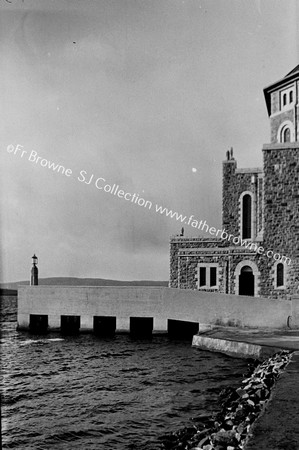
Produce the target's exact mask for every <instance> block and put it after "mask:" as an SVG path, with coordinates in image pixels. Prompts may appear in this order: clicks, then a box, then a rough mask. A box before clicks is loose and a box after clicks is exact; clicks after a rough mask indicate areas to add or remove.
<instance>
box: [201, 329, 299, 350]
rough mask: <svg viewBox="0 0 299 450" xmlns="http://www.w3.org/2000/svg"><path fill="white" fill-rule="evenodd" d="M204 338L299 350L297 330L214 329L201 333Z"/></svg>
mask: <svg viewBox="0 0 299 450" xmlns="http://www.w3.org/2000/svg"><path fill="white" fill-rule="evenodd" d="M201 334H203V335H204V336H206V337H212V338H215V339H226V340H230V341H236V342H247V343H250V344H256V345H265V346H268V347H280V348H283V349H288V350H299V330H281V329H277V330H276V329H273V330H272V329H271V330H261V329H252V328H236V327H214V328H212V329H211V330H209V331H205V332H203V333H201Z"/></svg>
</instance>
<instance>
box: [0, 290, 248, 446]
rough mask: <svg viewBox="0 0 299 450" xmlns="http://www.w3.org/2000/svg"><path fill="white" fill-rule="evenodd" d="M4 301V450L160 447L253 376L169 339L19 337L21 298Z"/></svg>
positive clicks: (240, 364) (235, 363)
mask: <svg viewBox="0 0 299 450" xmlns="http://www.w3.org/2000/svg"><path fill="white" fill-rule="evenodd" d="M0 301H1V327H2V339H1V353H2V359H1V366H2V373H1V378H2V383H1V390H2V446H3V449H20V450H27V449H28V450H29V449H36V450H46V449H55V450H62V449H67V450H69V449H71V450H73V449H80V450H85V449H86V450H102V449H103V450H116V449H117V450H129V449H131V450H132V449H136V450H156V449H161V448H162V444H161V436H162V435H163V434H166V433H168V432H171V431H176V430H178V429H180V428H182V427H184V426H186V425H188V424H189V425H190V423H192V418H196V417H198V416H200V415H202V414H205V413H212V412H214V411H217V410H219V404H218V394H219V392H220V391H221V390H222V389H223V388H224V387H226V386H236V385H239V384H240V381H241V378H242V374H243V373H244V372H246V369H247V363H246V361H244V360H241V359H233V358H229V357H226V356H223V355H220V354H216V353H209V352H204V351H199V350H198V349H195V348H192V347H191V342H190V340H174V339H169V338H168V337H166V336H154V337H153V338H152V339H143V340H142V339H133V338H131V337H130V336H129V335H116V336H115V337H114V338H98V337H96V336H94V335H92V334H90V335H79V336H70V337H66V336H60V334H57V333H56V334H48V335H46V336H36V335H31V334H29V333H27V332H17V331H16V301H17V300H16V298H15V297H1V298H0Z"/></svg>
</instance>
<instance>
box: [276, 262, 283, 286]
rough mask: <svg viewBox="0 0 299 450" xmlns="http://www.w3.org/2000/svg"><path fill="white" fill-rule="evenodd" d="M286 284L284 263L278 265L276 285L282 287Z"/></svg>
mask: <svg viewBox="0 0 299 450" xmlns="http://www.w3.org/2000/svg"><path fill="white" fill-rule="evenodd" d="M283 285H284V266H283V264H282V263H279V264H277V266H276V286H277V287H281V286H283Z"/></svg>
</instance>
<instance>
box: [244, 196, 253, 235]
mask: <svg viewBox="0 0 299 450" xmlns="http://www.w3.org/2000/svg"><path fill="white" fill-rule="evenodd" d="M251 203H252V202H251V196H250V195H249V194H246V195H244V197H243V201H242V238H243V239H250V238H251V208H252V206H251Z"/></svg>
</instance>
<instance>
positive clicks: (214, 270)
mask: <svg viewBox="0 0 299 450" xmlns="http://www.w3.org/2000/svg"><path fill="white" fill-rule="evenodd" d="M216 285H217V268H216V267H210V286H211V287H214V286H216Z"/></svg>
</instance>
